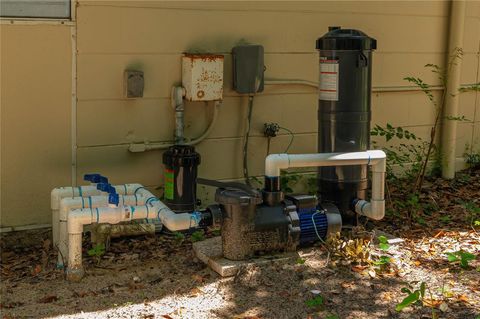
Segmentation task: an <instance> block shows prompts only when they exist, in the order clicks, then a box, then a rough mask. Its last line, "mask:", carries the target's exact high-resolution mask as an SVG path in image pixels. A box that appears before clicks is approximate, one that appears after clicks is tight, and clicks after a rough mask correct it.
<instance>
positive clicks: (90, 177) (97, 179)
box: [83, 173, 108, 184]
mask: <svg viewBox="0 0 480 319" xmlns="http://www.w3.org/2000/svg"><path fill="white" fill-rule="evenodd" d="M83 180H85V181H88V182H91V183H95V184H98V183H108V178H106V177H105V176H102V175H100V174H96V173H95V174H85V175H84V176H83Z"/></svg>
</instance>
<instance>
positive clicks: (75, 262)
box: [67, 199, 201, 281]
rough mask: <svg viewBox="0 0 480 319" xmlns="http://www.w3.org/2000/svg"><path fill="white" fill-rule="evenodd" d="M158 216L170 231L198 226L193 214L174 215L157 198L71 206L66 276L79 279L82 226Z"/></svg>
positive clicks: (80, 274)
mask: <svg viewBox="0 0 480 319" xmlns="http://www.w3.org/2000/svg"><path fill="white" fill-rule="evenodd" d="M151 218H158V219H159V220H160V221H161V222H162V223H163V225H164V226H165V227H166V228H167V229H168V230H170V231H180V230H187V229H189V228H195V227H198V226H199V225H200V219H201V218H199V216H197V214H195V213H182V214H175V213H174V212H173V211H172V210H170V208H168V207H167V206H166V205H165V204H164V203H163V202H161V201H160V200H158V199H155V201H151V202H150V203H148V204H146V205H143V206H118V207H99V208H94V209H90V208H81V209H74V210H71V211H70V212H69V213H68V218H67V231H68V271H67V278H68V279H69V280H72V281H76V280H80V279H81V277H82V276H83V267H82V232H83V226H85V225H90V224H93V223H98V224H102V223H107V224H118V223H120V222H128V221H132V220H137V219H151Z"/></svg>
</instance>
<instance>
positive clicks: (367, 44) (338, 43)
mask: <svg viewBox="0 0 480 319" xmlns="http://www.w3.org/2000/svg"><path fill="white" fill-rule="evenodd" d="M316 47H317V50H375V49H376V48H377V40H375V39H374V38H371V37H369V36H368V35H366V34H365V33H363V32H362V31H359V30H355V29H342V28H341V27H329V28H328V32H327V33H325V34H324V35H323V36H322V37H321V38H318V39H317V45H316Z"/></svg>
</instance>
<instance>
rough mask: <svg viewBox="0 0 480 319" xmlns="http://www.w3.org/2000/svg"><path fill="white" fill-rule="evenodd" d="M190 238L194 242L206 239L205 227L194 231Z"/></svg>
mask: <svg viewBox="0 0 480 319" xmlns="http://www.w3.org/2000/svg"><path fill="white" fill-rule="evenodd" d="M190 240H191V242H192V243H194V242H197V241H202V240H205V232H204V231H203V229H200V230H197V231H194V232H193V233H192V236H190Z"/></svg>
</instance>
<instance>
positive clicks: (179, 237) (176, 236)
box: [173, 232, 185, 245]
mask: <svg viewBox="0 0 480 319" xmlns="http://www.w3.org/2000/svg"><path fill="white" fill-rule="evenodd" d="M173 239H174V241H175V243H176V244H178V245H181V244H182V243H183V242H184V241H185V235H184V234H183V233H180V232H174V233H173Z"/></svg>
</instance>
